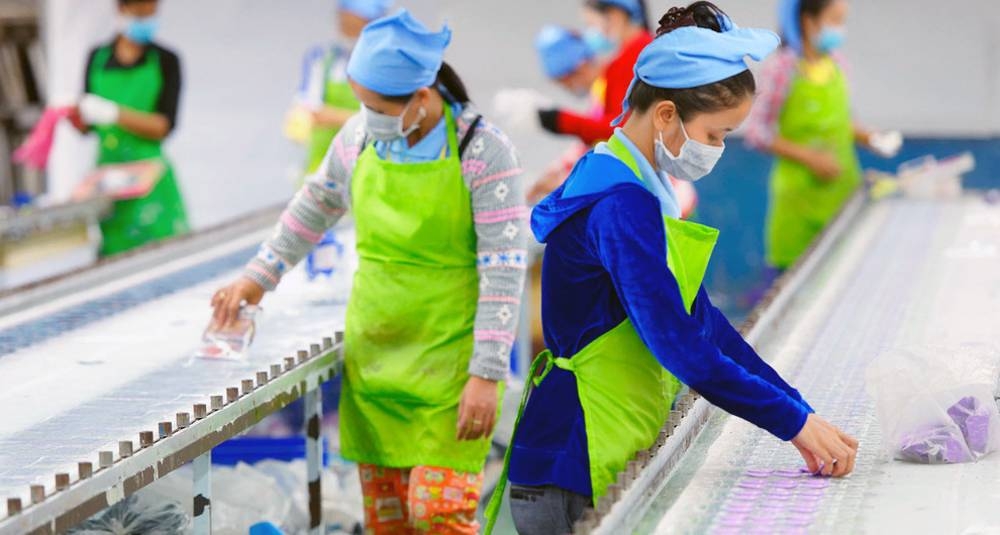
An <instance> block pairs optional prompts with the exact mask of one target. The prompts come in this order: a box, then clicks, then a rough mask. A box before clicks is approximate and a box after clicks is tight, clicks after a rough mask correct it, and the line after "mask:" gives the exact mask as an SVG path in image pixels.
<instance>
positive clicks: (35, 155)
mask: <svg viewBox="0 0 1000 535" xmlns="http://www.w3.org/2000/svg"><path fill="white" fill-rule="evenodd" d="M72 111H73V108H72V107H69V106H63V107H59V108H46V110H45V111H44V112H43V113H42V117H41V118H40V119H39V120H38V122H37V123H36V124H35V128H34V129H32V131H31V134H30V135H29V136H28V139H26V140H25V141H24V143H22V144H21V146H20V147H18V148H17V150H16V151H14V161H15V162H17V163H19V164H23V165H25V166H26V167H29V168H31V169H37V170H39V171H42V170H44V169H45V168H46V167H47V166H48V164H49V153H51V152H52V142H53V141H54V140H55V136H56V125H57V124H59V120H60V119H64V118H66V117H69V114H70V113H72Z"/></svg>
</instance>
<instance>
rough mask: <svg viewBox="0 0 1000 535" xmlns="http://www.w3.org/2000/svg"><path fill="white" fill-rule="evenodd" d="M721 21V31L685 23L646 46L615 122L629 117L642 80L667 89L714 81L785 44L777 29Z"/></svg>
mask: <svg viewBox="0 0 1000 535" xmlns="http://www.w3.org/2000/svg"><path fill="white" fill-rule="evenodd" d="M719 23H720V26H721V27H722V30H723V31H722V32H721V33H720V32H716V31H714V30H711V29H708V28H699V27H695V26H685V27H683V28H677V29H676V30H674V31H672V32H670V33H667V34H663V35H661V36H660V37H657V38H656V39H654V40H653V42H652V43H650V44H648V45H646V48H644V49H642V52H641V53H639V59H638V60H636V62H635V69H634V72H635V77H634V78H632V84H631V85H629V88H628V92H627V93H626V94H625V101H624V102H622V114H621V115H619V116H618V118H617V119H615V120H614V121H613V122H612V123H611V124H612V125H613V126H616V125H618V124H619V123H621V122H622V119H624V118H625V114H626V113H628V109H629V106H628V97H629V95H631V94H632V89H634V88H635V84H636V82H638V81H639V80H642V81H643V82H645V83H646V84H649V85H651V86H653V87H661V88H664V89H690V88H693V87H699V86H703V85H708V84H714V83H715V82H720V81H722V80H725V79H726V78H729V77H731V76H735V75H737V74H739V73H741V72H743V71H745V70H747V68H748V67H747V63H746V59H745V58H746V57H747V56H750V57H751V58H753V59H754V60H755V61H761V60H762V59H764V58H766V57H767V56H768V55H769V54H770V53H771V52H774V50H775V49H776V48H778V45H779V44H781V39H780V38H779V37H778V36H777V35H775V34H774V32H770V31H768V30H757V29H753V28H739V27H737V26H736V25H735V24H733V22H732V21H731V20H729V17H720V18H719Z"/></svg>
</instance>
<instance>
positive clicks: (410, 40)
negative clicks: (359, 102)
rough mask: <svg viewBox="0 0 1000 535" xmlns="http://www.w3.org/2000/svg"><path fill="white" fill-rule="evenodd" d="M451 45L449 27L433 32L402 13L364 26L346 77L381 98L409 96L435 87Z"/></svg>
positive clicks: (405, 13) (407, 14) (406, 13)
mask: <svg viewBox="0 0 1000 535" xmlns="http://www.w3.org/2000/svg"><path fill="white" fill-rule="evenodd" d="M450 42H451V29H450V28H448V26H447V25H445V26H444V27H443V28H441V31H439V32H432V31H430V30H428V29H427V27H426V26H424V25H423V24H421V23H420V21H418V20H417V19H415V18H413V16H412V15H410V12H409V11H407V10H405V9H402V10H400V11H399V12H398V13H396V14H395V15H390V16H388V17H385V18H381V19H378V20H376V21H374V22H372V23H370V24H369V25H368V26H365V29H364V30H363V31H362V32H361V37H360V38H359V39H358V44H357V45H355V46H354V52H352V53H351V59H350V61H348V63H347V76H348V77H349V78H350V79H352V80H354V81H355V82H357V83H359V84H361V85H362V86H364V87H365V88H367V89H369V90H371V91H374V92H376V93H378V94H380V95H385V96H387V97H398V96H403V95H409V94H411V93H413V92H415V91H416V90H418V89H420V88H422V87H429V86H432V85H434V81H435V80H436V79H437V73H438V71H439V70H441V63H442V62H443V61H444V49H445V48H447V47H448V43H450Z"/></svg>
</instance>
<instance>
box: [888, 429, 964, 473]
mask: <svg viewBox="0 0 1000 535" xmlns="http://www.w3.org/2000/svg"><path fill="white" fill-rule="evenodd" d="M897 457H898V458H899V459H901V460H904V461H913V462H918V463H927V464H942V463H962V462H967V461H971V460H972V459H971V458H970V456H969V450H968V448H967V447H966V445H965V437H963V436H962V435H961V434H960V431H959V430H958V429H957V428H955V426H952V425H934V426H926V427H922V428H919V429H916V430H914V431H912V432H910V433H908V434H906V435H904V436H903V439H902V440H901V441H900V445H899V452H898V454H897Z"/></svg>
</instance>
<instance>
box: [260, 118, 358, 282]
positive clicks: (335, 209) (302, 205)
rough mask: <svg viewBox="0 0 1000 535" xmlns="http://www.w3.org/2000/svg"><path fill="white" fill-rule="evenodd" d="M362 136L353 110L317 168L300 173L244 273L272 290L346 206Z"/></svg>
mask: <svg viewBox="0 0 1000 535" xmlns="http://www.w3.org/2000/svg"><path fill="white" fill-rule="evenodd" d="M363 137H364V131H363V125H362V123H361V118H360V116H355V117H353V118H351V119H350V120H349V121H348V122H347V124H345V125H344V128H342V129H341V130H340V132H339V133H337V136H336V137H335V138H334V139H333V143H331V144H330V148H329V150H328V151H327V153H326V157H325V158H324V159H323V164H322V165H321V166H320V170H319V172H317V173H316V174H315V175H313V176H311V177H309V178H307V179H306V183H305V184H304V185H303V186H302V189H300V190H299V192H298V193H297V194H296V195H295V197H294V198H292V201H291V202H290V203H289V204H288V207H287V208H285V211H284V212H282V214H281V218H280V219H279V220H278V224H277V226H276V227H275V229H274V234H272V236H271V238H270V239H268V240H267V241H265V242H264V243H263V244H261V246H260V249H259V250H258V252H257V255H256V256H255V257H254V258H253V259H251V260H250V262H249V263H248V264H247V266H246V269H245V270H244V272H243V274H244V276H246V277H248V278H250V279H251V280H253V281H255V282H257V283H258V284H260V285H261V286H263V287H264V289H266V290H268V291H271V290H274V288H275V287H276V286H277V285H278V282H279V281H280V280H281V277H282V276H283V275H284V274H285V273H287V272H288V271H290V270H291V269H292V268H293V267H295V265H296V264H298V263H299V262H300V261H301V260H302V259H303V258H305V256H306V255H308V254H309V252H310V251H312V249H313V247H315V246H316V243H318V242H319V240H320V239H322V237H323V233H324V232H326V231H327V230H328V229H329V228H331V227H333V225H335V224H336V223H337V221H339V220H340V218H341V217H342V216H343V215H344V213H345V212H346V211H347V208H348V207H349V206H350V184H351V175H352V174H353V173H354V164H355V162H356V161H357V159H358V152H359V149H360V143H361V140H362V139H363Z"/></svg>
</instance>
